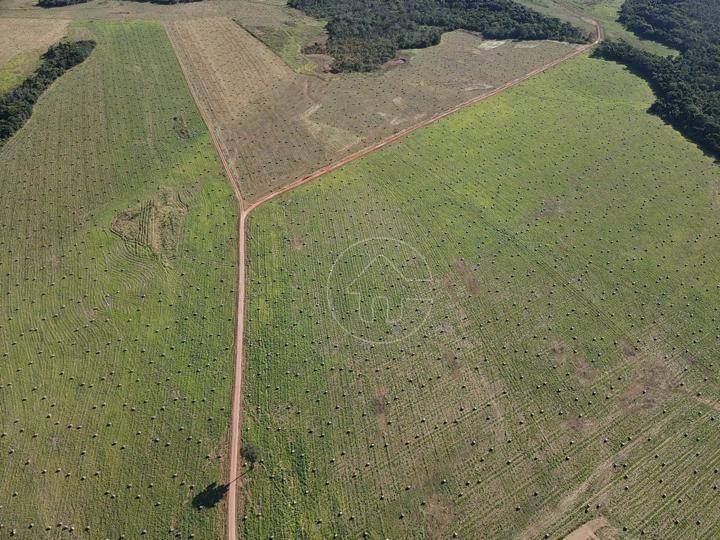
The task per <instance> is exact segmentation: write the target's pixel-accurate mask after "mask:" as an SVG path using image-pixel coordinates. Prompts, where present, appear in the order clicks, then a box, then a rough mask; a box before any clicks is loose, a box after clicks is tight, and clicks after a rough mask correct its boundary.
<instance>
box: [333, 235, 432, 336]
mask: <svg viewBox="0 0 720 540" xmlns="http://www.w3.org/2000/svg"><path fill="white" fill-rule="evenodd" d="M431 282H432V279H431V274H430V268H429V266H428V264H427V262H426V260H425V258H424V257H423V256H422V255H421V254H420V253H419V252H418V251H417V250H416V249H415V248H413V247H412V246H410V245H409V244H407V243H406V242H403V241H401V240H396V239H392V238H371V239H367V240H363V241H361V242H357V243H355V244H353V245H352V246H350V247H349V248H347V249H346V250H345V251H343V252H342V253H341V254H340V256H338V258H337V259H336V260H335V263H334V264H333V267H332V269H331V271H330V274H329V276H328V283H327V288H326V291H327V296H328V306H329V308H330V310H331V313H332V316H333V318H334V319H335V321H336V322H337V323H338V324H339V325H340V326H341V327H342V328H343V329H344V330H345V331H346V332H348V333H349V334H351V335H353V336H354V337H356V338H358V339H360V340H363V341H367V342H371V343H380V342H385V343H387V342H394V341H398V340H400V339H403V338H405V337H407V336H408V335H410V334H412V333H414V332H415V331H416V330H417V329H418V328H419V327H420V326H422V325H423V324H424V323H425V321H426V320H427V318H428V316H429V314H430V309H431V307H432V293H431V290H432V288H431Z"/></svg>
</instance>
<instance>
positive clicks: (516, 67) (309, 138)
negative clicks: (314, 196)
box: [167, 17, 573, 202]
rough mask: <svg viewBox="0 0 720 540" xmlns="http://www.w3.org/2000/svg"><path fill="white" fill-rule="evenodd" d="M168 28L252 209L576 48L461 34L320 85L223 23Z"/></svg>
mask: <svg viewBox="0 0 720 540" xmlns="http://www.w3.org/2000/svg"><path fill="white" fill-rule="evenodd" d="M167 28H168V33H169V35H170V38H171V41H172V42H173V45H174V47H175V49H176V52H177V53H178V57H179V59H180V61H181V63H182V64H183V66H184V68H185V70H186V72H187V73H188V77H189V83H190V85H191V86H192V87H193V89H194V92H195V94H196V95H197V96H198V98H199V100H200V106H201V107H202V108H203V109H204V111H205V113H206V116H207V117H208V118H209V121H210V124H211V126H212V128H213V129H215V130H216V133H217V135H218V137H219V139H220V141H221V145H222V147H223V153H225V154H226V156H227V158H228V161H229V162H230V163H231V165H232V167H233V169H234V170H235V171H236V174H237V177H238V179H239V182H240V187H241V190H242V193H243V196H244V197H245V198H246V199H247V200H248V201H250V202H252V201H253V200H257V199H258V198H260V197H261V196H263V195H265V194H267V193H269V192H271V191H273V190H274V189H276V188H278V187H281V186H283V185H285V184H287V183H289V182H290V181H292V180H294V179H296V178H298V177H301V176H304V175H305V174H308V173H310V172H312V171H313V170H315V169H317V168H319V167H321V166H323V165H325V164H327V163H329V162H332V161H335V160H337V159H338V158H340V157H342V156H343V155H346V154H349V153H351V152H352V151H353V150H357V149H358V148H361V147H365V146H368V145H370V144H371V143H373V142H375V141H377V140H380V139H382V138H383V137H384V136H387V135H389V134H391V133H393V132H396V131H400V130H401V129H403V128H405V127H408V126H410V125H413V124H416V123H418V122H420V121H422V120H423V119H424V118H428V117H430V116H432V115H433V114H434V113H437V112H440V111H443V110H445V109H449V108H451V107H452V106H453V105H456V104H457V103H460V102H462V101H465V100H467V99H469V98H471V97H473V96H476V95H479V94H483V93H485V92H489V91H491V90H492V89H493V88H496V87H497V86H500V85H501V84H503V83H505V82H508V81H510V80H512V79H514V78H516V77H518V76H521V75H522V74H524V73H527V72H529V71H532V70H533V69H535V68H537V67H539V66H541V65H543V64H546V63H548V62H550V61H552V60H554V59H556V58H560V57H562V56H564V55H566V54H568V53H569V52H570V51H572V50H573V48H572V47H571V46H569V45H567V44H562V43H550V42H527V43H516V42H510V41H507V42H488V41H483V40H482V39H481V38H480V37H478V36H475V35H472V34H469V33H466V32H453V33H451V34H446V35H445V36H443V40H442V43H441V44H440V45H439V46H437V47H432V48H429V49H423V50H418V51H408V52H407V54H406V55H404V58H405V60H406V61H405V62H404V63H401V64H399V65H395V66H388V68H387V69H384V70H382V71H380V72H378V73H373V74H370V75H368V74H345V75H340V76H333V77H328V78H320V77H316V76H311V75H303V74H300V73H297V72H295V71H293V69H291V68H290V66H288V65H287V64H285V63H284V62H283V61H282V59H281V58H280V57H279V56H277V55H275V54H273V52H272V51H271V50H270V49H269V48H267V47H266V46H265V45H263V44H262V43H261V42H260V41H258V40H257V39H255V38H253V37H252V36H251V35H250V34H249V33H248V32H246V31H245V30H244V29H243V28H241V27H240V26H239V25H238V24H236V23H234V22H233V21H231V20H229V19H227V18H224V17H217V18H211V19H199V20H188V21H177V22H172V23H168V24H167Z"/></svg>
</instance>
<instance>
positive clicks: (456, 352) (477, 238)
mask: <svg viewBox="0 0 720 540" xmlns="http://www.w3.org/2000/svg"><path fill="white" fill-rule="evenodd" d="M652 100H653V97H652V94H651V92H650V90H649V88H648V87H647V86H646V85H645V84H644V83H643V82H642V81H641V80H640V79H638V78H636V77H634V76H632V75H630V74H629V73H628V72H626V71H625V70H623V69H622V68H621V67H619V66H617V65H615V64H611V63H606V62H603V61H600V60H591V59H588V58H585V57H583V58H579V59H577V60H573V61H571V62H569V63H567V64H563V65H562V66H560V67H558V68H556V69H554V70H552V71H551V72H548V73H546V74H545V75H542V76H541V77H539V78H537V79H534V80H532V81H530V82H528V83H525V84H523V85H521V86H519V87H516V88H514V89H512V90H509V91H507V92H505V93H503V94H501V95H499V96H497V97H494V98H492V99H491V100H489V101H487V102H484V103H482V104H479V105H477V106H475V107H473V108H471V109H467V110H465V111H463V112H460V113H458V114H456V115H453V116H452V117H451V118H448V119H446V120H444V121H442V122H441V123H438V124H435V125H434V126H432V127H429V128H426V129H424V130H421V131H418V132H416V133H415V134H413V135H411V136H409V137H408V138H406V139H404V140H403V141H402V142H400V143H398V144H395V145H394V146H392V147H389V148H387V149H384V150H382V151H380V152H377V153H375V154H372V155H370V156H368V157H366V158H364V159H363V160H361V161H357V162H355V163H353V164H351V165H349V166H346V167H345V168H343V169H342V170H340V171H338V172H336V173H333V174H332V175H330V176H326V177H324V178H322V179H321V180H318V181H316V182H314V183H311V184H308V185H307V186H304V187H302V188H300V189H298V190H296V191H294V192H292V193H291V194H287V195H285V196H282V197H280V198H278V199H275V200H273V201H272V202H270V203H268V204H267V205H265V206H263V207H261V208H259V209H257V210H256V211H255V212H254V213H253V214H252V215H251V216H250V219H249V223H248V265H249V266H248V275H247V292H248V304H247V339H246V351H247V362H246V366H247V367H246V370H247V371H246V374H247V376H246V382H245V411H246V416H245V420H244V433H243V436H244V438H245V439H246V440H248V441H250V442H252V443H254V444H255V445H256V446H257V447H258V448H259V453H260V457H261V458H262V460H263V463H262V465H261V466H260V467H259V468H257V469H256V470H253V471H252V472H249V473H248V475H247V476H246V480H245V483H244V490H245V505H244V516H243V521H242V523H243V525H244V532H245V536H246V537H247V538H266V537H270V536H274V537H276V538H287V537H298V536H302V537H313V538H314V537H317V538H327V537H330V536H332V535H333V534H338V535H339V536H340V537H345V536H347V537H357V536H358V535H360V534H362V533H367V534H368V536H369V537H370V538H409V537H427V538H448V537H451V536H452V535H453V533H457V535H458V537H460V538H509V537H520V538H540V537H542V536H543V535H545V534H549V535H550V536H551V537H560V536H562V535H564V534H567V533H568V532H570V531H572V530H573V529H575V528H576V527H578V526H580V525H582V524H583V523H586V522H591V521H592V520H594V519H595V518H598V517H599V518H604V519H606V520H607V527H606V528H605V531H604V534H605V533H612V532H613V531H614V533H618V534H623V535H627V536H630V537H635V536H640V535H641V533H642V532H645V533H646V534H647V535H649V537H668V536H672V537H683V538H710V537H716V536H718V534H720V518H719V517H718V514H717V512H716V511H715V509H716V508H717V505H718V497H719V496H720V495H719V492H718V490H717V485H718V480H719V478H718V467H719V466H720V448H718V445H717V438H718V427H719V426H720V418H718V415H719V414H720V377H719V376H718V369H717V354H718V349H719V343H720V332H719V331H718V330H720V329H719V328H718V325H717V318H718V306H719V305H720V289H718V283H719V282H720V281H719V280H720V270H718V268H720V266H719V265H718V253H720V236H719V235H718V233H719V232H720V231H718V228H719V227H720V226H719V225H718V219H717V211H718V208H720V174H719V172H718V168H717V166H716V165H714V164H713V163H712V161H711V160H710V159H708V158H706V157H705V156H704V155H703V154H702V153H701V152H700V151H699V150H698V149H697V148H695V147H694V146H693V145H691V144H689V143H688V142H687V141H685V140H684V139H683V138H682V137H681V136H680V135H679V134H677V133H676V132H675V131H673V130H672V129H671V128H670V127H668V126H665V125H663V124H662V123H661V122H660V121H659V120H658V119H657V118H654V117H652V116H650V115H648V114H646V112H645V111H646V109H647V107H648V106H649V105H650V103H652ZM358 242H360V244H359V246H360V248H359V249H358V247H357V246H358V244H357V243H358ZM424 261H426V263H427V265H425V262H424ZM418 299H420V300H422V302H418ZM428 306H430V307H428ZM592 523H594V524H597V523H605V522H604V521H599V522H597V521H592ZM592 527H595V525H593V526H592ZM298 528H299V531H298V530H297V529H298Z"/></svg>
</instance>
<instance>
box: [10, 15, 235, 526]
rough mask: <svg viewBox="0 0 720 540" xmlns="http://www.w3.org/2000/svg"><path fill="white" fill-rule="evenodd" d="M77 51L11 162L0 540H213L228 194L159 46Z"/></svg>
mask: <svg viewBox="0 0 720 540" xmlns="http://www.w3.org/2000/svg"><path fill="white" fill-rule="evenodd" d="M71 32H72V34H73V35H75V36H82V37H92V38H93V39H95V40H96V41H97V47H96V49H95V50H94V52H93V53H92V55H91V56H90V58H88V59H87V60H86V61H85V62H84V63H83V64H82V65H80V66H78V67H77V68H75V69H73V70H72V71H70V72H68V73H67V74H65V75H64V76H63V77H62V78H61V79H59V80H58V81H57V82H56V83H55V84H53V86H52V87H51V88H50V89H49V90H48V91H47V92H46V93H45V94H44V95H43V96H42V97H41V98H40V100H39V102H38V104H37V105H36V107H35V111H34V114H33V116H32V118H31V119H30V121H29V122H28V123H27V124H26V125H25V127H23V128H22V129H21V130H20V131H19V132H18V134H17V135H16V136H15V137H14V138H12V139H10V140H9V141H8V142H7V143H6V144H5V145H4V146H3V147H2V148H1V149H0V191H1V192H2V194H3V195H2V201H1V204H2V208H1V211H0V291H1V292H2V300H0V410H1V411H2V415H0V455H2V456H3V473H2V475H0V535H2V536H8V535H11V532H12V531H16V532H17V536H18V537H21V538H50V537H52V538H58V537H65V536H66V535H67V534H69V532H70V531H73V530H74V531H75V533H76V534H78V535H79V534H82V535H83V536H86V537H92V538H106V537H108V538H118V537H120V538H122V537H125V538H140V537H141V536H146V537H148V538H161V537H166V536H168V535H169V532H168V531H173V530H174V531H176V532H179V533H180V534H182V537H183V538H188V537H189V535H193V534H194V535H195V537H197V538H210V537H214V538H219V537H221V535H222V534H223V527H224V519H223V518H224V516H223V515H222V511H221V509H220V508H215V509H214V510H205V511H198V510H196V509H194V508H193V507H192V505H191V501H192V499H193V496H194V494H195V493H197V492H199V491H200V490H201V489H203V488H204V487H205V486H206V485H208V484H209V483H211V482H213V481H218V480H223V479H224V475H225V470H226V466H225V456H223V451H224V449H225V445H226V440H225V439H226V433H227V428H228V421H229V414H228V410H227V408H228V407H229V392H230V387H231V380H230V377H229V374H230V373H231V366H232V361H231V359H232V351H231V350H230V348H231V345H232V341H233V330H234V322H233V320H234V288H235V280H236V274H237V268H236V235H235V230H236V225H235V223H236V217H235V215H236V213H235V204H234V199H233V195H232V192H231V190H230V188H229V186H228V185H227V183H226V180H225V179H224V175H223V172H222V168H221V166H220V163H219V160H218V158H217V155H216V153H215V150H214V148H213V146H212V144H211V141H210V138H209V136H208V134H207V132H206V130H205V127H204V124H203V123H202V121H201V120H200V117H199V114H198V112H197V110H196V109H195V107H194V104H193V101H192V99H191V97H190V94H189V92H188V90H187V87H186V84H185V81H184V79H183V77H182V74H181V71H180V69H179V66H178V64H177V61H176V59H175V56H174V54H173V51H172V48H171V46H170V44H169V42H168V41H167V38H166V35H165V31H164V29H163V27H162V26H161V25H159V24H156V23H148V22H145V23H140V22H137V23H101V22H88V23H84V24H80V23H78V24H74V25H73V26H72V30H71ZM83 531H89V532H88V534H86V533H84V532H83ZM122 535H124V536H122Z"/></svg>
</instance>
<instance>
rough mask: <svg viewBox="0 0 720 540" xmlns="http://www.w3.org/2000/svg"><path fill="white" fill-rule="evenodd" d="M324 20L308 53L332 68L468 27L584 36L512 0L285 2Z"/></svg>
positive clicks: (524, 35)
mask: <svg viewBox="0 0 720 540" xmlns="http://www.w3.org/2000/svg"><path fill="white" fill-rule="evenodd" d="M288 4H289V5H290V6H291V7H294V8H297V9H299V10H301V11H303V12H304V13H306V14H308V15H310V16H312V17H316V18H319V19H326V20H327V21H328V24H327V27H326V29H327V33H328V41H327V44H325V45H315V46H313V47H311V48H310V49H309V51H308V52H322V53H327V54H329V55H330V56H332V57H333V58H334V59H335V60H334V63H333V65H332V68H333V70H334V71H370V70H372V69H375V68H376V67H378V66H379V65H380V64H382V63H383V62H385V61H387V60H390V59H391V58H393V57H394V56H395V54H396V53H397V51H398V50H399V49H410V48H422V47H428V46H430V45H436V44H437V43H439V42H440V36H442V34H443V32H449V31H451V30H458V29H464V30H471V31H475V32H480V33H481V34H482V35H483V36H484V37H486V38H490V39H555V40H560V41H570V42H573V43H580V42H584V41H587V40H588V36H586V35H584V34H583V32H581V31H580V30H579V29H577V28H575V27H574V26H572V25H570V24H568V23H565V22H562V21H560V20H559V19H555V18H550V17H545V16H544V15H541V14H539V13H537V12H535V11H532V10H530V9H528V8H526V7H524V6H521V5H520V4H517V3H515V2H513V1H511V0H289V2H288Z"/></svg>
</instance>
